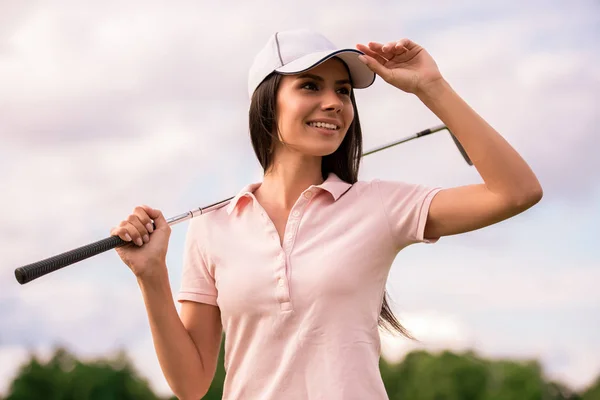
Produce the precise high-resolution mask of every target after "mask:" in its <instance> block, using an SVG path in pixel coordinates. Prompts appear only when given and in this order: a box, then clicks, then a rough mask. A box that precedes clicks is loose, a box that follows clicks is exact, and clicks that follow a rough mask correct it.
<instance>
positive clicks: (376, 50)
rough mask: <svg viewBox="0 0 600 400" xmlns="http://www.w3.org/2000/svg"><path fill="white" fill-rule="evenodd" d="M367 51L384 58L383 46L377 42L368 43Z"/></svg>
mask: <svg viewBox="0 0 600 400" xmlns="http://www.w3.org/2000/svg"><path fill="white" fill-rule="evenodd" d="M369 49H370V50H371V51H373V52H374V53H375V54H379V56H381V57H384V58H385V53H384V51H383V44H381V43H378V42H369Z"/></svg>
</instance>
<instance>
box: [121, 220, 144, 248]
mask: <svg viewBox="0 0 600 400" xmlns="http://www.w3.org/2000/svg"><path fill="white" fill-rule="evenodd" d="M126 222H127V223H128V225H125V226H126V228H127V231H128V232H129V234H130V235H131V237H132V238H133V241H134V242H135V244H137V245H138V246H141V245H142V244H144V243H148V241H149V240H150V236H148V230H147V229H146V227H145V226H144V224H143V223H142V222H141V221H140V219H139V218H138V216H137V215H135V214H131V215H130V216H129V217H127V221H126ZM131 227H132V228H133V229H131Z"/></svg>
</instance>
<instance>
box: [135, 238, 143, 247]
mask: <svg viewBox="0 0 600 400" xmlns="http://www.w3.org/2000/svg"><path fill="white" fill-rule="evenodd" d="M135 244H137V245H138V246H141V245H143V244H144V242H142V239H140V238H137V239H135Z"/></svg>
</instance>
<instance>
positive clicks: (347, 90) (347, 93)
mask: <svg viewBox="0 0 600 400" xmlns="http://www.w3.org/2000/svg"><path fill="white" fill-rule="evenodd" d="M339 92H340V93H341V94H343V95H346V96H349V95H350V88H347V87H343V88H340V90H339Z"/></svg>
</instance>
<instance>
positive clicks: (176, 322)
mask: <svg viewBox="0 0 600 400" xmlns="http://www.w3.org/2000/svg"><path fill="white" fill-rule="evenodd" d="M158 270H159V271H164V272H162V273H158V274H155V275H154V276H151V277H145V278H144V279H138V284H139V286H140V289H141V291H142V295H143V298H144V303H145V305H146V311H147V313H148V320H149V323H150V329H151V332H152V339H153V342H154V348H155V350H156V354H157V357H158V361H159V363H160V367H161V369H162V371H163V374H164V376H165V378H166V380H167V382H168V384H169V386H170V387H171V390H173V393H174V394H175V395H176V396H177V397H178V398H179V399H182V400H186V399H194V400H197V399H200V398H202V397H203V396H204V395H205V394H206V392H207V391H208V389H209V387H210V384H211V382H212V379H213V377H214V374H215V369H216V365H217V357H218V353H219V347H220V343H221V330H222V327H221V319H220V312H219V309H218V307H215V306H211V305H207V304H199V303H191V302H184V304H183V306H182V310H181V318H180V317H179V315H178V313H177V309H176V308H175V303H174V301H173V296H172V292H171V287H170V285H169V279H168V274H167V268H166V266H163V267H162V268H158Z"/></svg>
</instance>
